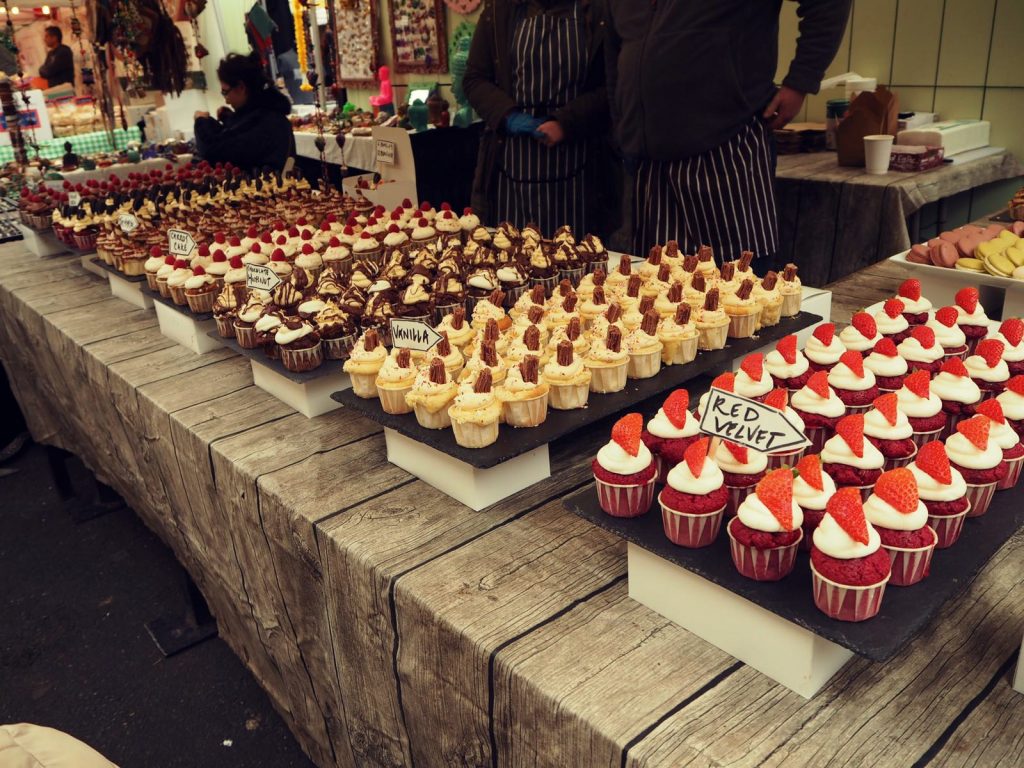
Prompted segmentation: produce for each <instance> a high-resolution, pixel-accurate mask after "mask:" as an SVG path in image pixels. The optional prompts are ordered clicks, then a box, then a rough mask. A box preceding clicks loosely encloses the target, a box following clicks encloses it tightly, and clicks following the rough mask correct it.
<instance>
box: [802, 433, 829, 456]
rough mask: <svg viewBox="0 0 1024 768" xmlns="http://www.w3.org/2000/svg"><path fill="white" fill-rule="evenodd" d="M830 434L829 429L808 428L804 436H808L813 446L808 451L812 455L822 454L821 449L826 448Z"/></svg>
mask: <svg viewBox="0 0 1024 768" xmlns="http://www.w3.org/2000/svg"><path fill="white" fill-rule="evenodd" d="M829 432H831V430H830V429H828V428H827V427H807V428H806V429H805V430H804V434H805V435H807V439H808V440H810V441H811V444H810V446H808V447H807V449H806V450H807V451H810V452H811V453H821V449H822V448H824V447H825V441H826V440H828V438H829Z"/></svg>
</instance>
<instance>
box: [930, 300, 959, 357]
mask: <svg viewBox="0 0 1024 768" xmlns="http://www.w3.org/2000/svg"><path fill="white" fill-rule="evenodd" d="M959 320H960V310H958V309H957V308H956V307H942V309H939V310H938V311H936V313H935V317H933V318H932V319H931V320H929V321H928V322H927V323H925V325H926V326H928V327H929V328H931V329H932V330H933V331H934V332H935V341H937V342H938V344H939V346H940V347H942V352H943V354H944V355H945V356H946V357H947V358H949V357H960V358H963V357H966V356H967V336H966V335H965V334H964V332H963V331H962V330H961V328H960V326H959V325H957V322H958V321H959Z"/></svg>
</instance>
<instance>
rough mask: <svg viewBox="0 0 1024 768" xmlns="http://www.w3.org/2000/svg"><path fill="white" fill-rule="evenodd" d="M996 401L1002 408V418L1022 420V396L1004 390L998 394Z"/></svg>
mask: <svg viewBox="0 0 1024 768" xmlns="http://www.w3.org/2000/svg"><path fill="white" fill-rule="evenodd" d="M996 400H998V401H999V404H1000V405H1001V406H1003V416H1005V417H1006V418H1008V419H1013V420H1014V421H1020V420H1021V419H1024V396H1021V395H1018V394H1017V393H1016V392H1013V391H1011V390H1009V389H1006V390H1003V391H1002V392H1000V393H999V396H998V397H996Z"/></svg>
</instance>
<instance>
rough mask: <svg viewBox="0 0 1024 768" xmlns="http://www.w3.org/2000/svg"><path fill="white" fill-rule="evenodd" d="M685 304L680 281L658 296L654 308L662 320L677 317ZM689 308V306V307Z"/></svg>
mask: <svg viewBox="0 0 1024 768" xmlns="http://www.w3.org/2000/svg"><path fill="white" fill-rule="evenodd" d="M682 303H683V284H682V283H680V282H679V281H678V280H677V281H675V282H674V283H672V284H671V285H670V286H669V287H668V288H667V289H666V290H664V291H662V292H661V293H659V294H658V296H657V298H656V299H655V301H654V308H655V309H656V310H658V315H659V316H660V317H661V319H662V320H666V319H668V318H670V317H672V316H673V315H675V313H676V310H677V309H678V308H679V307H680V305H682ZM687 306H689V305H687Z"/></svg>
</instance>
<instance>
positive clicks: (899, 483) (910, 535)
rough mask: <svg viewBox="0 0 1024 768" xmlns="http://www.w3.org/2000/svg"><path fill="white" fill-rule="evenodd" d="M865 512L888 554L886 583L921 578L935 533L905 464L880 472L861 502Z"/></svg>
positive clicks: (928, 564) (928, 566)
mask: <svg viewBox="0 0 1024 768" xmlns="http://www.w3.org/2000/svg"><path fill="white" fill-rule="evenodd" d="M864 515H865V517H867V519H868V521H869V522H870V523H871V524H872V525H873V526H874V527H875V530H876V531H878V535H879V537H880V538H881V540H882V549H884V550H885V551H886V552H887V553H888V555H889V558H890V561H891V564H892V577H891V578H890V579H889V583H890V584H892V585H893V586H897V587H909V586H912V585H913V584H917V583H918V582H920V581H923V580H924V579H925V577H927V576H928V573H929V571H930V570H931V562H932V555H933V554H934V552H935V545H936V544H937V543H938V536H937V535H936V533H935V531H934V530H932V528H931V526H930V525H928V510H927V509H926V508H925V505H924V504H923V503H922V502H921V499H920V498H919V496H918V491H917V480H916V479H915V477H914V474H913V472H911V471H910V470H909V469H906V468H905V467H904V468H900V469H894V470H892V471H890V472H884V473H882V476H881V477H880V478H878V482H877V483H876V484H875V489H874V492H873V493H872V494H871V495H870V496H869V497H868V500H867V501H866V502H864Z"/></svg>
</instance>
